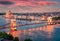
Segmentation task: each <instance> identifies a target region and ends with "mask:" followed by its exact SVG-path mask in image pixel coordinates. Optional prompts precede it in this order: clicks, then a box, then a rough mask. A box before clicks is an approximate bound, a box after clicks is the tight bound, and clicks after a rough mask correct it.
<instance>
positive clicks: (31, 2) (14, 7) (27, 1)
mask: <svg viewBox="0 0 60 41" xmlns="http://www.w3.org/2000/svg"><path fill="white" fill-rule="evenodd" d="M7 10H11V11H12V12H13V13H22V12H39V13H40V12H60V0H0V13H1V12H6V11H7Z"/></svg>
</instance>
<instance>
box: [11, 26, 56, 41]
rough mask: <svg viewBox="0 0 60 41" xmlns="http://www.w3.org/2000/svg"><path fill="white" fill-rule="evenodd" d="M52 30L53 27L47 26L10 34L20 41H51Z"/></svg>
mask: <svg viewBox="0 0 60 41" xmlns="http://www.w3.org/2000/svg"><path fill="white" fill-rule="evenodd" d="M54 29H55V26H54V25H48V26H43V27H37V28H30V29H25V30H18V31H14V32H12V35H13V36H15V37H16V36H18V37H19V39H20V41H23V40H24V39H25V38H31V39H32V40H33V41H53V39H52V37H54V36H52V34H53V32H54ZM53 35H54V34H53ZM54 41H55V40H54Z"/></svg>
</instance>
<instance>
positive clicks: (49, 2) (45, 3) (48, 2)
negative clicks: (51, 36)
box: [38, 1, 59, 6]
mask: <svg viewBox="0 0 60 41" xmlns="http://www.w3.org/2000/svg"><path fill="white" fill-rule="evenodd" d="M38 4H39V5H43V6H48V5H57V4H59V2H51V1H40V2H38Z"/></svg>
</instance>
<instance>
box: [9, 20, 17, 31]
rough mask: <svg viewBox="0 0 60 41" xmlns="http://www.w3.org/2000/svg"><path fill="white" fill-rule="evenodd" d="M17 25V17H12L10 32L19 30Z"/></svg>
mask: <svg viewBox="0 0 60 41" xmlns="http://www.w3.org/2000/svg"><path fill="white" fill-rule="evenodd" d="M16 26H17V24H16V19H11V20H10V32H13V31H16V30H17V29H16Z"/></svg>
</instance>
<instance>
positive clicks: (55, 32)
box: [0, 16, 60, 41]
mask: <svg viewBox="0 0 60 41" xmlns="http://www.w3.org/2000/svg"><path fill="white" fill-rule="evenodd" d="M6 21H7V22H6ZM8 22H9V21H8V20H5V18H3V17H2V16H0V23H1V24H0V25H3V24H5V23H8ZM23 23H25V22H23ZM40 25H41V24H37V25H33V26H24V27H25V28H24V27H18V30H17V31H14V32H11V33H12V35H13V36H14V37H16V36H17V37H19V39H20V41H23V40H24V39H25V38H31V39H32V40H33V41H60V25H48V26H43V27H39V26H40ZM27 28H28V29H27ZM0 31H6V32H7V31H9V29H3V30H0Z"/></svg>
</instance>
